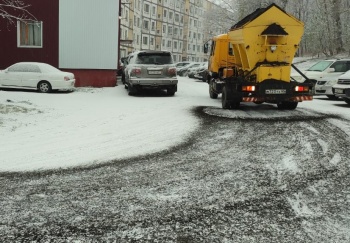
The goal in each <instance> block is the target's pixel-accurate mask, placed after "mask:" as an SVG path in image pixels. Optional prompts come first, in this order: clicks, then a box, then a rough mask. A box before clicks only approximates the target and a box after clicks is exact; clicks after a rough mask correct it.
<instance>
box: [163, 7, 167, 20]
mask: <svg viewBox="0 0 350 243" xmlns="http://www.w3.org/2000/svg"><path fill="white" fill-rule="evenodd" d="M166 14H167V11H166V10H165V9H164V13H163V17H164V18H166Z"/></svg>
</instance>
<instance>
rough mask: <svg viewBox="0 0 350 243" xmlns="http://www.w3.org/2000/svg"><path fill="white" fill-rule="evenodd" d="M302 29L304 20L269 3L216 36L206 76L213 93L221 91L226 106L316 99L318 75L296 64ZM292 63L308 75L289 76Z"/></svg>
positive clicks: (288, 105) (287, 105)
mask: <svg viewBox="0 0 350 243" xmlns="http://www.w3.org/2000/svg"><path fill="white" fill-rule="evenodd" d="M303 32H304V24H303V23H302V22H301V21H300V20H298V19H296V18H295V17H293V16H292V15H290V14H288V13H287V12H285V11H284V10H283V9H281V8H280V7H278V6H277V5H276V4H271V5H270V6H268V7H266V8H259V9H257V10H256V11H254V12H253V13H251V14H249V15H247V16H246V17H244V18H243V19H242V20H241V21H239V22H238V23H236V24H235V25H233V26H232V27H231V29H230V30H229V31H228V32H227V33H226V34H222V35H219V36H215V37H214V38H213V39H212V44H211V50H210V56H209V64H208V76H207V82H208V83H209V95H210V98H212V99H216V98H217V97H218V95H219V94H220V93H222V108H224V109H230V108H238V107H239V105H240V102H254V103H256V104H261V103H263V102H268V103H275V104H277V107H278V108H279V109H287V110H293V109H295V108H296V107H297V105H298V103H299V102H302V101H309V100H312V99H313V93H314V81H313V80H310V79H308V78H307V77H305V75H303V74H302V72H300V70H298V69H297V68H296V67H295V66H294V65H293V64H292V61H293V58H294V56H295V54H296V51H297V49H298V47H299V43H300V40H301V37H302V35H303ZM204 51H205V52H207V51H208V48H207V46H206V45H205V46H204ZM292 67H293V68H295V70H296V71H297V72H298V73H300V74H301V75H302V76H304V78H305V79H306V80H305V81H304V82H303V83H299V82H297V81H296V80H293V79H292V78H291V68H292Z"/></svg>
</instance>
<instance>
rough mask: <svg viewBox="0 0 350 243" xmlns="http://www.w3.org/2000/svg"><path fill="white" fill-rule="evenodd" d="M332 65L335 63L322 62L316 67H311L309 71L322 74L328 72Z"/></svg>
mask: <svg viewBox="0 0 350 243" xmlns="http://www.w3.org/2000/svg"><path fill="white" fill-rule="evenodd" d="M332 63H333V61H320V62H318V63H316V64H315V65H313V66H311V67H310V68H309V69H308V70H307V71H316V72H322V71H324V70H326V69H327V68H328V67H329V66H330V65H331V64H332Z"/></svg>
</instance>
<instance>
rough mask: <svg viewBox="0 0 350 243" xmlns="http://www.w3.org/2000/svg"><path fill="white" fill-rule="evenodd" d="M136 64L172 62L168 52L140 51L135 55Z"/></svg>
mask: <svg viewBox="0 0 350 243" xmlns="http://www.w3.org/2000/svg"><path fill="white" fill-rule="evenodd" d="M137 57H138V58H137V61H136V63H138V64H172V63H173V59H172V58H171V54H170V53H140V54H138V56H137Z"/></svg>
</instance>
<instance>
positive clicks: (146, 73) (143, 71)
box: [124, 50, 178, 95]
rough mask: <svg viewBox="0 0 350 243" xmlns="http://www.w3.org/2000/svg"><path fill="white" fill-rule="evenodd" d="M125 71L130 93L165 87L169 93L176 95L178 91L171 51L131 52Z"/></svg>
mask: <svg viewBox="0 0 350 243" xmlns="http://www.w3.org/2000/svg"><path fill="white" fill-rule="evenodd" d="M124 73H125V87H126V88H127V89H128V93H129V95H134V94H136V93H137V92H138V91H140V90H142V89H165V90H166V91H167V94H168V95H174V94H175V92H176V91H177V83H178V80H177V77H176V67H175V65H174V62H173V56H172V54H171V52H169V51H151V50H147V51H137V52H134V53H131V54H130V55H129V57H128V58H127V61H126V66H125V69H124Z"/></svg>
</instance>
